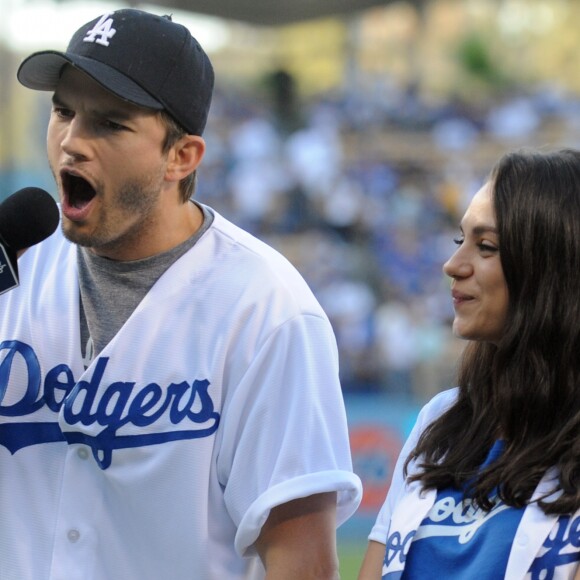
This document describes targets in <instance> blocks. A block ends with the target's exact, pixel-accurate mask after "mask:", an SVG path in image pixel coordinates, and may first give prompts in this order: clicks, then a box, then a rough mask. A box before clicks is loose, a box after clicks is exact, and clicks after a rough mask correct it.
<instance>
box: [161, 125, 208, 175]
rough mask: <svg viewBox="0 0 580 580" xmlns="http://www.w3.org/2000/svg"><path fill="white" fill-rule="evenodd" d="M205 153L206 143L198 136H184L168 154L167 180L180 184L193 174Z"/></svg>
mask: <svg viewBox="0 0 580 580" xmlns="http://www.w3.org/2000/svg"><path fill="white" fill-rule="evenodd" d="M204 153H205V141H204V140H203V138H202V137H200V136H198V135H184V136H183V137H181V139H179V140H178V141H177V142H176V143H175V144H174V145H173V146H172V147H171V149H170V150H169V152H168V154H167V169H166V170H165V179H166V180H167V181H172V182H179V181H181V180H182V179H184V178H185V177H187V176H188V175H189V174H190V173H193V172H194V171H195V170H196V169H197V167H198V165H199V164H200V163H201V160H202V158H203V155H204Z"/></svg>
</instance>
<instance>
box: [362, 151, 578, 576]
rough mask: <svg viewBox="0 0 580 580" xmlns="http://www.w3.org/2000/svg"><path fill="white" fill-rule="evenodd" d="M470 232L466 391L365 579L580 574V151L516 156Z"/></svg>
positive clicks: (439, 404)
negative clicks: (579, 566) (579, 568)
mask: <svg viewBox="0 0 580 580" xmlns="http://www.w3.org/2000/svg"><path fill="white" fill-rule="evenodd" d="M460 229H461V233H460V235H459V237H458V238H457V240H455V241H456V243H457V245H458V248H457V250H456V252H455V253H454V254H453V255H452V257H451V258H450V259H449V260H448V261H447V262H446V264H445V265H444V266H443V270H444V272H445V274H447V276H449V277H450V278H451V296H452V299H453V306H454V310H455V318H454V322H453V331H454V334H455V335H456V336H458V337H460V338H463V339H465V340H468V341H470V342H469V343H468V344H467V345H466V348H465V350H464V354H463V356H462V359H461V361H460V365H459V369H458V385H459V386H458V388H457V389H453V390H450V391H445V392H443V393H441V394H439V395H437V396H436V397H435V398H434V399H433V400H432V401H431V402H430V403H429V404H428V405H426V407H425V408H423V410H422V411H421V413H420V414H419V417H418V420H417V424H416V425H415V428H414V430H413V432H412V433H411V435H410V437H409V439H408V441H407V442H406V444H405V446H404V448H403V450H402V452H401V456H400V458H399V461H398V464H397V466H396V468H395V473H394V476H393V481H392V484H391V488H390V490H389V493H388V495H387V499H386V501H385V504H384V506H383V508H382V509H381V512H380V514H379V516H378V519H377V522H376V524H375V526H374V527H373V529H372V532H371V534H370V536H369V538H370V542H369V546H368V550H367V553H366V555H365V559H364V562H363V565H362V568H361V571H360V575H359V580H378V579H380V578H383V579H389V580H390V579H395V578H413V579H414V578H420V579H428V578H437V579H441V578H444V579H445V580H453V579H461V580H465V579H472V578H477V579H478V580H479V579H494V580H496V579H498V578H509V579H523V578H531V579H543V578H547V579H549V578H555V579H563V578H566V579H570V578H580V572H578V562H579V560H580V151H573V150H560V151H556V152H551V153H540V152H531V151H529V152H523V151H521V152H516V153H511V154H508V155H505V156H504V157H503V158H502V159H500V161H499V162H498V164H497V165H496V167H495V168H494V170H493V171H492V173H491V176H490V178H489V180H488V182H487V183H486V184H485V185H484V186H483V187H482V188H481V190H480V191H479V192H478V193H477V194H476V195H475V197H474V198H473V200H472V201H471V204H470V205H469V207H468V209H467V211H466V213H465V215H464V217H463V220H462V222H461V228H460ZM575 575H576V576H575Z"/></svg>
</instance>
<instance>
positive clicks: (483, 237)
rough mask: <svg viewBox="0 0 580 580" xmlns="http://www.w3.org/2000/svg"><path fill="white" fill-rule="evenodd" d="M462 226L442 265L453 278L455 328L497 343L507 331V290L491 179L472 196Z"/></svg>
mask: <svg viewBox="0 0 580 580" xmlns="http://www.w3.org/2000/svg"><path fill="white" fill-rule="evenodd" d="M460 229H461V235H460V236H459V238H458V239H456V240H455V241H456V243H457V245H458V248H457V250H456V251H455V253H454V254H453V255H452V256H451V257H450V258H449V260H447V262H446V263H445V264H444V265H443V271H444V272H445V274H447V276H449V277H450V278H451V279H452V282H451V296H452V298H453V308H454V310H455V319H454V321H453V332H454V334H455V335H456V336H458V337H459V338H464V339H466V340H478V341H488V342H492V343H497V342H498V341H499V340H500V338H501V337H502V335H503V332H504V326H505V320H506V316H507V308H508V291H507V285H506V281H505V278H504V274H503V270H502V267H501V261H500V257H499V238H498V233H497V228H496V221H495V215H494V211H493V203H492V189H491V185H490V184H489V183H486V184H485V185H484V186H483V187H482V188H481V189H480V190H479V191H478V192H477V193H476V194H475V196H474V197H473V199H472V200H471V203H470V204H469V207H468V208H467V211H466V212H465V215H464V216H463V219H462V220H461V226H460Z"/></svg>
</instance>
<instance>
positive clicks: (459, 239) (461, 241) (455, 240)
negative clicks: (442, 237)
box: [453, 238, 463, 246]
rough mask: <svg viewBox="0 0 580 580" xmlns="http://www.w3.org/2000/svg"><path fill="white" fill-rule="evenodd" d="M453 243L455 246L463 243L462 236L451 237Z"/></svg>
mask: <svg viewBox="0 0 580 580" xmlns="http://www.w3.org/2000/svg"><path fill="white" fill-rule="evenodd" d="M453 243H454V244H455V245H456V246H460V245H461V244H462V243H463V238H453Z"/></svg>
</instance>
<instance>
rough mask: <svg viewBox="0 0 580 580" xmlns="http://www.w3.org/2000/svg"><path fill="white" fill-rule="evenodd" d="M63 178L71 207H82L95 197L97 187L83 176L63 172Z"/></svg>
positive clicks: (67, 199)
mask: <svg viewBox="0 0 580 580" xmlns="http://www.w3.org/2000/svg"><path fill="white" fill-rule="evenodd" d="M61 178H62V187H63V192H64V197H65V200H66V201H67V202H68V205H70V206H71V207H74V208H75V209H82V208H84V207H86V205H87V204H88V203H89V202H90V201H91V200H92V199H93V198H94V197H95V195H96V192H95V189H94V188H93V186H92V185H91V184H90V183H89V182H88V181H87V180H86V179H84V178H83V177H80V176H78V175H74V174H72V173H67V172H63V173H62V174H61Z"/></svg>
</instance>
